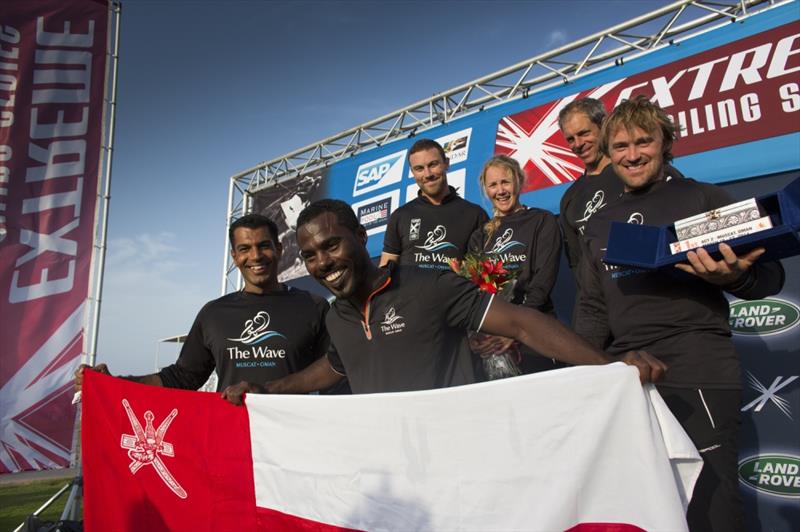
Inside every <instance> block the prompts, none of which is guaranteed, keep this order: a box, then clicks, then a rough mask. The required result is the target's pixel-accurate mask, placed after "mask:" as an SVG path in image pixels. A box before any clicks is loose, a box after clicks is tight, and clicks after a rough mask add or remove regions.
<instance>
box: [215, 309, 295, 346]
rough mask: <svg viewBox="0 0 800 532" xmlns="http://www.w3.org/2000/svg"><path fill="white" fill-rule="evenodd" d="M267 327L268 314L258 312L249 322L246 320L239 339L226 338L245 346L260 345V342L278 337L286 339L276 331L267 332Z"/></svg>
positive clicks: (263, 311) (264, 311)
mask: <svg viewBox="0 0 800 532" xmlns="http://www.w3.org/2000/svg"><path fill="white" fill-rule="evenodd" d="M268 327H269V314H267V311H266V310H262V311H260V312H259V313H258V314H256V315H255V317H254V318H253V319H251V320H247V321H246V322H245V324H244V330H243V331H242V334H241V335H240V336H239V338H228V340H230V341H232V342H241V343H243V344H245V345H253V344H260V343H261V342H263V341H265V340H267V339H269V338H272V337H274V336H279V337H281V338H286V337H285V336H284V335H282V334H281V333H279V332H277V331H270V330H267V329H268Z"/></svg>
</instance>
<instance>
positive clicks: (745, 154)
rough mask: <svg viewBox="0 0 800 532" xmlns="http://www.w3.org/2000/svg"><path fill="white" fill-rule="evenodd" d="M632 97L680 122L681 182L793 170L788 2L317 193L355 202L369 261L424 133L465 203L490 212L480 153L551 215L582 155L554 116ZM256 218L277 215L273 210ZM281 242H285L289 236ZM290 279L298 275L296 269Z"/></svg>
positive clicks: (398, 146) (329, 173) (369, 157)
mask: <svg viewBox="0 0 800 532" xmlns="http://www.w3.org/2000/svg"><path fill="white" fill-rule="evenodd" d="M639 94H645V95H649V96H651V97H652V98H653V99H654V101H657V102H658V103H659V105H661V106H662V107H663V108H664V109H665V110H666V111H667V112H668V113H670V115H671V116H672V117H673V119H674V120H675V121H676V122H677V123H678V124H679V125H680V128H681V138H680V140H679V141H678V142H676V143H675V145H674V150H673V151H674V153H675V155H676V159H675V163H674V164H675V166H676V167H677V168H679V169H680V170H681V171H682V172H683V173H684V174H685V175H687V176H690V177H695V178H696V179H699V180H702V181H708V182H714V183H724V182H728V181H736V180H740V179H746V178H749V177H754V176H759V175H765V174H773V173H777V172H784V171H788V170H792V169H796V168H798V167H799V166H800V22H799V21H798V10H797V6H796V5H788V6H783V7H779V8H775V9H772V10H769V11H767V12H764V13H760V14H758V15H756V16H754V17H752V18H749V19H747V20H745V21H743V22H739V23H737V24H727V25H723V26H722V27H720V28H718V29H715V30H713V31H710V32H706V33H704V34H702V35H701V36H698V37H695V38H691V39H687V40H685V41H682V42H680V43H674V44H673V45H671V46H667V47H666V48H664V49H662V50H659V51H656V52H654V53H650V54H647V55H645V56H642V57H639V58H635V59H631V60H628V61H626V62H625V63H624V64H621V65H616V66H612V67H609V68H606V69H604V70H601V71H598V72H596V73H592V74H590V75H587V76H585V77H582V78H579V79H577V80H575V81H574V82H573V83H570V84H569V85H564V84H560V83H554V87H553V88H550V89H547V90H544V91H542V92H539V93H537V94H535V95H531V96H530V97H529V98H526V99H520V100H515V101H513V102H509V103H506V104H503V105H499V106H496V107H492V108H491V109H486V110H484V111H478V112H476V113H475V114H473V115H468V116H465V117H462V118H459V119H457V120H454V121H453V122H452V123H449V124H443V125H441V126H439V127H435V128H432V129H430V130H427V131H425V132H424V133H417V135H416V137H415V136H413V135H411V136H410V137H409V138H405V139H400V140H396V141H394V142H390V143H388V144H386V145H384V146H382V147H379V148H376V149H372V150H369V151H367V152H365V153H361V154H358V155H356V156H353V157H348V158H347V159H345V160H342V161H338V162H336V163H334V164H332V165H331V166H330V168H328V169H327V170H326V174H325V175H324V177H323V178H322V180H321V182H320V183H319V186H318V188H317V189H316V192H317V194H318V197H333V198H338V199H342V200H344V201H346V202H348V203H350V204H351V205H353V209H354V210H355V211H356V214H357V215H358V217H359V219H360V220H361V222H362V223H363V224H364V226H365V227H367V229H368V231H369V234H370V239H369V242H368V248H369V251H370V253H371V254H372V255H373V256H375V257H377V256H379V255H380V252H381V249H382V245H383V236H384V231H385V227H386V222H387V221H388V218H389V216H390V215H391V213H392V212H394V210H395V209H397V208H398V207H399V206H401V205H403V204H404V203H406V202H408V201H410V200H411V199H414V198H415V197H416V191H417V189H416V185H415V182H414V179H413V177H412V176H411V172H410V170H409V167H408V160H407V159H408V149H409V148H410V147H411V145H412V144H413V143H414V142H415V141H416V140H417V139H418V138H420V137H423V136H424V137H427V138H433V139H436V140H438V141H439V142H440V143H441V144H442V146H443V147H444V148H445V151H446V152H447V154H448V156H449V158H450V171H449V172H448V180H449V181H450V183H451V184H452V185H454V186H456V188H457V189H458V191H459V193H460V194H461V195H462V196H464V197H465V198H466V199H468V200H470V201H473V202H475V203H479V204H481V205H483V207H484V208H486V209H487V211H490V204H489V202H488V200H486V199H485V198H483V197H482V194H481V191H480V188H479V187H478V184H477V179H478V175H479V173H480V170H481V166H482V165H483V163H484V162H485V161H486V160H487V159H488V158H489V157H491V156H492V155H493V154H495V153H505V154H508V155H510V156H511V157H514V158H515V159H517V160H518V161H519V162H520V164H521V166H522V167H523V168H525V170H526V174H527V180H526V183H525V187H524V190H525V192H526V194H524V195H523V197H522V199H523V202H525V203H526V204H528V205H530V206H536V207H540V208H544V209H548V210H551V211H553V212H557V211H558V203H559V200H560V198H561V195H562V194H563V193H564V191H565V190H566V187H568V186H569V184H570V183H571V182H572V181H574V180H575V179H576V178H577V177H579V176H580V175H581V173H582V166H581V163H580V160H579V159H578V158H577V157H576V156H575V155H574V154H573V153H572V152H570V151H569V149H568V148H567V144H566V141H565V140H564V138H563V136H562V135H561V133H560V131H559V129H558V123H557V117H558V112H559V110H560V109H561V108H562V107H563V106H564V105H566V104H568V103H569V102H571V101H573V100H574V99H576V98H580V97H584V96H592V97H595V98H598V99H600V100H602V101H603V102H604V103H605V105H606V107H607V108H608V109H609V110H610V109H611V108H613V107H614V106H615V105H616V104H617V103H618V102H619V101H621V100H623V99H627V98H630V97H632V96H636V95H639ZM764 153H769V154H770V156H769V157H764V156H763V155H764ZM276 188H281V189H282V190H288V189H289V188H290V187H288V186H286V184H284V185H279V186H278V187H276ZM273 194H275V192H273V191H269V190H268V191H263V192H260V193H258V194H256V195H255V200H256V205H260V206H263V205H265V204H268V203H269V201H261V200H259V198H260V196H262V195H266V196H270V195H273ZM262 212H265V213H267V214H270V213H274V214H275V215H276V216H277V217H278V218H280V217H282V216H283V212H282V211H281V210H280V209H273V210H271V211H267V210H264V211H262ZM288 236H291V239H292V240H293V239H294V235H293V233H292V234H291V235H287V237H288ZM292 259H294V257H292ZM296 273H298V274H299V275H303V274H304V272H303V271H302V270H300V271H299V272H296ZM292 276H294V275H287V276H286V278H290V277H292Z"/></svg>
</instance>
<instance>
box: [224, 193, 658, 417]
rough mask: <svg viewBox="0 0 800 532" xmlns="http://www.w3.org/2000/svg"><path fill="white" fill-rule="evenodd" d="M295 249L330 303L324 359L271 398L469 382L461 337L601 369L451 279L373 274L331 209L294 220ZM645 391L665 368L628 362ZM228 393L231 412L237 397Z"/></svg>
mask: <svg viewBox="0 0 800 532" xmlns="http://www.w3.org/2000/svg"><path fill="white" fill-rule="evenodd" d="M297 225H298V227H297V241H298V244H299V246H300V254H301V256H302V257H303V260H304V261H305V264H306V268H307V269H308V273H309V274H310V275H311V276H312V277H314V278H315V279H316V280H317V281H319V282H320V283H321V284H322V285H324V286H325V287H327V288H328V289H329V290H330V291H331V293H332V294H333V295H334V296H336V301H335V302H334V304H333V307H332V308H331V311H330V312H329V313H328V317H327V319H326V324H327V327H328V331H329V333H330V335H331V346H332V349H331V351H330V352H329V353H328V356H327V357H324V358H322V359H320V360H318V361H317V362H315V363H314V364H312V365H311V366H309V367H308V368H307V369H306V370H304V371H301V372H299V373H295V374H293V375H289V376H287V377H285V378H283V379H280V380H278V381H274V382H271V383H268V384H267V385H266V390H268V391H269V392H270V393H305V392H308V391H312V390H315V389H320V388H325V387H328V386H330V385H331V384H333V383H335V382H336V381H338V380H339V379H340V378H342V376H343V375H347V377H348V378H349V380H350V386H351V388H352V390H353V393H368V392H400V391H408V390H422V389H430V388H441V387H446V386H454V385H458V384H468V383H472V382H474V379H475V377H474V374H473V372H472V363H471V358H470V353H469V351H465V350H463V349H462V346H463V342H461V341H460V340H461V339H463V338H464V336H465V331H466V330H467V329H472V330H481V331H485V332H487V333H490V334H497V335H501V336H505V337H509V338H514V339H516V340H518V341H520V342H522V343H523V344H525V345H527V346H529V347H531V348H532V349H534V350H535V351H536V352H538V353H542V354H544V355H545V356H548V357H553V358H556V359H558V360H562V361H564V362H568V363H570V364H605V363H607V362H608V361H609V360H610V359H609V357H608V356H607V355H605V354H604V353H602V352H601V351H598V350H596V349H594V348H591V347H590V346H589V345H588V344H587V343H586V342H584V341H583V340H581V339H580V338H579V337H578V336H576V335H575V334H574V333H573V332H572V331H570V330H569V329H567V328H566V327H565V326H564V325H562V324H561V323H560V322H559V321H558V320H556V319H554V318H552V317H550V316H547V315H545V314H542V313H541V312H538V311H536V310H533V309H530V308H527V307H522V306H517V305H511V304H510V303H506V302H505V301H502V300H501V299H500V298H494V296H492V295H490V294H488V293H486V292H481V291H480V290H478V288H477V287H476V286H475V285H473V284H472V283H471V282H470V281H468V280H466V279H463V278H461V277H458V276H456V275H455V274H453V273H452V272H450V271H429V270H422V269H419V268H416V267H413V266H406V265H398V264H391V265H389V267H388V268H379V267H377V266H375V264H373V262H372V261H371V260H370V257H369V253H368V252H367V248H366V242H367V233H366V230H365V229H364V227H363V226H361V225H359V223H358V220H357V219H356V217H355V214H353V210H352V208H350V206H349V205H347V204H346V203H344V202H341V201H338V200H321V201H318V202H315V203H312V204H311V205H309V206H308V207H306V209H305V210H304V211H303V212H302V213H301V214H300V217H299V218H298V222H297ZM624 361H625V362H627V363H629V364H634V365H636V366H637V367H638V368H639V371H640V377H641V378H642V380H643V381H651V380H657V379H658V378H660V376H661V374H662V373H663V371H664V370H665V366H664V365H663V364H661V363H659V362H658V361H656V360H654V359H653V358H652V357H650V356H649V355H648V354H647V353H641V352H630V353H626V355H625V357H624ZM248 391H252V392H263V391H264V388H263V387H256V386H247V385H244V386H236V387H231V388H229V389H228V390H227V391H226V395H227V397H228V398H229V399H230V400H231V401H232V402H234V403H238V402H240V401H241V396H242V394H243V393H245V392H248Z"/></svg>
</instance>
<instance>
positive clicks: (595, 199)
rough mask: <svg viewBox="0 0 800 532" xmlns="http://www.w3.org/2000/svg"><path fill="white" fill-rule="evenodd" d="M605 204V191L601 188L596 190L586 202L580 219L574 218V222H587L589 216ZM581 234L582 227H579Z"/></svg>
mask: <svg viewBox="0 0 800 532" xmlns="http://www.w3.org/2000/svg"><path fill="white" fill-rule="evenodd" d="M605 206H606V193H605V192H603V191H602V190H598V191H596V192H595V193H594V196H592V199H590V200H589V201H587V202H586V208H585V209H584V210H583V218H581V219H580V220H575V223H583V222H588V221H589V218H591V217H592V215H593V214H594V213H596V212H597V211H599V210H600V209H602V208H603V207H605ZM580 231H581V234H583V227H581V229H580Z"/></svg>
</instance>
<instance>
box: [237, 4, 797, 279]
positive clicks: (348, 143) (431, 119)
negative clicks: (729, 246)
mask: <svg viewBox="0 0 800 532" xmlns="http://www.w3.org/2000/svg"><path fill="white" fill-rule="evenodd" d="M793 1H796V0H786V1H783V2H775V1H774V0H738V1H733V0H731V1H720V0H718V1H710V0H709V1H707V0H679V1H677V2H673V3H671V4H669V5H666V6H664V7H662V8H660V9H657V10H655V11H652V12H650V13H647V14H645V15H642V16H640V17H636V18H634V19H631V20H629V21H627V22H624V23H622V24H618V25H616V26H613V27H611V28H608V29H607V30H604V31H601V32H598V33H595V34H593V35H590V36H588V37H584V38H583V39H579V40H577V41H575V42H573V43H570V44H568V45H565V46H562V47H560V48H556V49H555V50H551V51H549V52H546V53H543V54H539V55H537V56H535V57H532V58H530V59H528V60H525V61H521V62H519V63H517V64H514V65H511V66H509V67H507V68H505V69H503V70H500V71H498V72H495V73H493V74H489V75H487V76H483V77H481V78H478V79H476V80H474V81H470V82H468V83H465V84H463V85H459V86H458V87H455V88H452V89H450V90H447V91H444V92H441V93H439V94H436V95H434V96H432V97H431V98H428V99H425V100H421V101H418V102H416V103H413V104H411V105H409V106H407V107H404V108H402V109H400V110H398V111H394V112H392V113H389V114H386V115H383V116H381V117H380V118H376V119H374V120H371V121H369V122H366V123H364V124H361V125H359V126H355V127H353V128H350V129H348V130H346V131H343V132H341V133H339V134H337V135H333V136H330V137H328V138H326V139H323V140H321V141H319V142H315V143H313V144H309V145H308V146H305V147H303V148H299V149H297V150H294V151H292V152H290V153H287V154H286V155H283V156H280V157H276V158H274V159H271V160H269V161H264V162H262V163H260V164H258V165H256V166H253V167H251V168H248V169H246V170H243V171H241V172H239V173H237V174H234V175H233V176H231V177H230V184H229V190H228V217H227V223H226V244H225V255H224V256H225V262H224V266H223V268H224V269H223V278H222V293H223V294H224V293H226V291H227V290H228V289H229V288H231V289H233V288H236V287H238V286H239V284H240V279H238V278H237V279H236V280H235V281H234V280H232V279H229V276H230V274H231V273H232V272H233V271H234V270H235V268H234V266H233V264H232V263H231V261H230V256H229V252H228V244H227V227H228V226H229V224H230V222H231V221H232V219H233V218H234V217H236V216H238V215H241V214H244V213H247V212H249V208H250V201H249V200H250V195H251V194H253V193H255V192H258V191H259V190H263V189H265V188H269V187H272V186H275V185H276V184H278V183H281V182H283V181H288V180H291V179H294V178H297V177H301V176H304V175H308V174H311V173H313V172H315V171H318V170H321V169H323V168H326V167H328V166H329V165H331V164H333V163H336V162H338V161H340V160H342V159H345V158H347V157H351V156H353V155H355V154H357V153H362V152H364V151H367V150H369V149H372V148H376V147H379V146H382V145H384V144H386V143H388V142H391V141H393V140H396V139H399V138H407V137H411V136H414V135H417V134H419V133H421V132H423V131H425V130H427V129H430V128H433V127H436V126H439V125H441V124H446V123H449V122H451V121H453V120H455V119H458V118H461V117H463V116H466V115H469V114H472V113H476V112H481V111H483V110H484V109H487V108H490V107H494V106H496V105H500V104H503V103H506V102H509V101H512V100H516V99H520V98H528V97H529V96H530V95H531V94H535V93H538V92H541V91H543V90H546V89H548V88H551V87H553V86H556V85H559V84H568V83H570V82H572V81H574V80H576V79H578V78H580V77H582V76H584V75H587V74H590V73H594V72H597V71H599V70H601V69H604V68H609V67H612V66H614V65H621V64H623V63H624V62H625V61H628V60H630V59H632V58H635V57H638V56H641V55H643V54H647V53H650V52H652V51H654V50H657V49H661V48H663V47H667V46H671V45H673V44H675V43H677V42H679V41H681V40H684V39H686V38H689V37H692V36H695V35H697V34H699V33H702V32H705V31H708V30H710V29H713V28H715V27H717V26H720V25H722V24H725V23H730V22H736V21H740V20H742V19H744V18H746V17H749V16H751V15H752V14H754V13H757V12H761V11H764V10H765V9H769V8H771V7H773V6H775V5H778V4H785V3H789V2H793Z"/></svg>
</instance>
